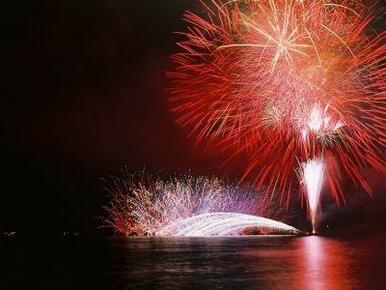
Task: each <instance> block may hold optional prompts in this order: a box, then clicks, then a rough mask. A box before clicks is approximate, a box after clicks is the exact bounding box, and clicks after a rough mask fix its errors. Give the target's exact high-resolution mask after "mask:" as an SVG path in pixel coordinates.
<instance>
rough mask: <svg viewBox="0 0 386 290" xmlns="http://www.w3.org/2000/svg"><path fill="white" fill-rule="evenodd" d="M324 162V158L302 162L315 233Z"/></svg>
mask: <svg viewBox="0 0 386 290" xmlns="http://www.w3.org/2000/svg"><path fill="white" fill-rule="evenodd" d="M324 167H325V165H324V162H323V161H322V160H318V159H313V160H308V161H307V162H306V163H303V164H302V176H303V183H304V187H305V189H306V193H307V200H308V206H309V210H310V217H311V222H312V232H313V233H314V234H315V221H316V211H317V209H318V204H319V197H320V192H321V190H322V185H323V178H324Z"/></svg>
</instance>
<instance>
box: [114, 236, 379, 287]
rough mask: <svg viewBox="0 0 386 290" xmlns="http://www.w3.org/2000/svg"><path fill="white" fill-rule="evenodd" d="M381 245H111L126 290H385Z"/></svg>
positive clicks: (255, 240) (240, 241)
mask: <svg viewBox="0 0 386 290" xmlns="http://www.w3.org/2000/svg"><path fill="white" fill-rule="evenodd" d="M384 241H385V239H383V238H367V239H360V240H354V241H345V240H339V239H332V238H324V237H316V236H310V237H301V238H295V237H243V238H242V237H233V238H169V239H158V238H136V239H114V240H112V242H111V251H112V252H113V257H114V258H113V265H112V269H111V276H112V278H113V280H114V283H116V286H117V287H118V288H122V289H141V288H150V289H232V288H233V289H312V290H319V289H334V290H335V289H382V287H383V283H382V280H383V274H381V273H382V270H381V271H380V270H379V269H383V267H384V266H386V260H385V259H384V258H385V255H384V253H383V252H384V251H379V250H378V249H380V248H381V246H382V245H383V244H384Z"/></svg>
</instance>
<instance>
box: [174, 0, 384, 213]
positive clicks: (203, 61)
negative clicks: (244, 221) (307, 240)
mask: <svg viewBox="0 0 386 290" xmlns="http://www.w3.org/2000/svg"><path fill="white" fill-rule="evenodd" d="M200 2H201V3H202V4H203V7H204V13H203V14H205V15H204V16H202V17H201V16H198V15H196V14H193V13H191V12H187V13H186V14H185V17H184V19H185V21H186V22H187V23H188V25H189V27H188V30H187V32H185V33H182V35H183V37H184V40H183V41H181V42H179V43H178V45H179V47H180V49H181V52H179V53H177V54H176V55H174V56H173V60H174V62H175V63H176V68H175V70H174V71H173V72H170V73H169V76H170V77H171V78H172V79H173V88H172V89H171V94H172V97H171V101H172V103H173V111H174V112H175V113H176V114H177V115H178V116H179V117H178V123H179V124H181V125H182V126H184V127H188V128H190V129H191V136H194V137H195V138H196V139H197V141H198V142H200V141H207V142H209V143H211V144H214V148H217V149H218V150H224V151H225V152H228V153H229V159H228V160H231V159H232V158H235V157H237V156H239V154H241V153H243V154H245V153H247V155H248V156H250V159H249V163H248V165H247V167H246V170H245V174H244V176H243V178H244V179H245V178H252V179H253V180H254V181H255V185H257V186H266V187H268V192H270V193H272V194H275V192H279V193H281V195H280V196H281V197H280V200H281V201H285V202H286V203H287V204H288V202H289V200H290V194H291V192H292V190H293V189H296V188H297V187H298V184H299V183H298V178H297V174H298V172H299V171H300V172H302V170H301V169H302V164H303V163H307V160H309V161H310V162H311V163H312V161H311V160H314V159H318V160H321V161H323V164H324V167H325V168H324V170H323V171H324V174H325V182H326V185H327V188H329V190H330V191H331V193H332V195H333V197H334V198H335V199H336V201H337V202H338V203H340V202H345V197H344V195H343V190H342V184H343V183H344V182H345V181H347V180H351V181H353V182H354V183H355V184H356V185H357V186H359V187H361V188H363V189H364V190H365V191H367V192H368V193H369V194H371V192H372V191H371V187H370V184H369V183H368V182H367V180H366V178H365V176H364V173H363V169H364V168H367V167H373V168H374V169H376V170H377V171H379V172H382V173H386V163H385V160H384V156H383V154H382V151H383V150H384V148H385V145H386V108H385V107H386V93H385V91H386V78H385V74H386V58H385V54H386V34H385V32H382V33H380V34H377V33H376V32H375V31H374V30H371V29H370V28H369V24H370V22H371V21H372V20H373V19H374V13H372V12H371V8H370V7H366V5H365V4H364V2H361V1H360V0H358V1H351V0H336V1H335V2H334V1H331V0H317V1H314V0H312V1H311V0H303V1H300V0H259V1H258V0H233V1H227V0H226V1H225V0H224V1H220V0H207V1H200ZM366 3H368V1H367V2H366ZM303 179H306V178H305V177H301V180H303ZM303 183H304V182H303ZM304 184H306V183H304ZM306 187H309V186H306ZM302 190H305V188H301V191H302ZM302 195H303V196H308V197H310V196H311V194H310V193H308V194H307V193H302ZM310 206H311V205H310V204H309V207H310ZM312 206H314V205H312ZM310 210H312V209H310Z"/></svg>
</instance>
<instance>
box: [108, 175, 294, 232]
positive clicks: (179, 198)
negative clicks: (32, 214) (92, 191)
mask: <svg viewBox="0 0 386 290" xmlns="http://www.w3.org/2000/svg"><path fill="white" fill-rule="evenodd" d="M107 189H108V190H109V192H110V193H111V197H112V202H111V204H110V206H109V207H107V211H108V213H109V218H108V219H107V221H106V223H107V224H108V225H109V226H110V227H112V228H113V229H114V230H115V231H116V232H118V233H121V234H124V235H127V236H131V235H138V236H146V235H156V236H213V235H220V236H222V235H237V234H243V233H244V234H245V233H248V232H259V233H264V234H267V233H287V234H294V233H299V231H298V230H296V229H295V228H293V227H291V226H289V225H286V224H284V223H282V222H279V221H275V220H273V219H268V218H264V217H261V215H265V216H270V217H271V218H272V217H275V218H278V217H279V216H281V212H280V210H278V209H276V210H275V211H273V210H272V209H273V208H274V207H272V205H270V207H268V206H266V205H264V204H265V203H264V202H263V200H262V195H261V194H260V193H259V192H258V191H256V190H255V189H254V188H252V187H250V186H249V187H248V186H241V185H232V184H226V183H224V182H223V181H220V180H219V179H217V178H214V177H212V178H206V177H193V176H190V175H186V176H181V177H173V178H169V179H167V180H163V179H161V178H158V177H154V176H152V175H147V174H145V173H142V174H133V175H127V176H125V177H124V178H113V179H111V180H110V182H109V183H108V186H107ZM270 208H271V210H270ZM282 217H283V216H281V218H282Z"/></svg>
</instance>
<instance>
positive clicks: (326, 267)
mask: <svg viewBox="0 0 386 290" xmlns="http://www.w3.org/2000/svg"><path fill="white" fill-rule="evenodd" d="M298 241H299V243H301V245H300V247H299V249H302V251H301V253H300V254H299V261H298V262H299V265H298V266H300V268H299V272H300V273H298V274H299V275H298V278H297V279H295V280H296V284H298V285H297V287H295V289H310V290H326V289H328V290H344V289H357V288H358V286H359V285H358V281H357V279H356V277H355V276H353V275H351V273H350V268H351V266H352V264H353V260H352V258H351V256H350V254H349V253H348V252H347V250H348V249H347V248H345V247H344V245H342V243H341V242H338V241H335V240H333V239H328V238H323V237H318V236H310V237H306V238H302V239H299V240H298Z"/></svg>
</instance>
